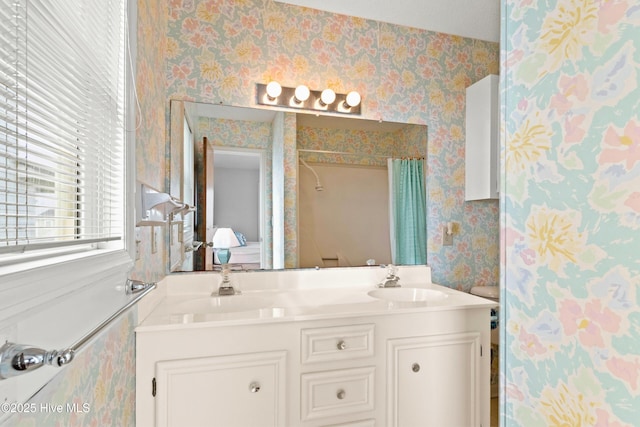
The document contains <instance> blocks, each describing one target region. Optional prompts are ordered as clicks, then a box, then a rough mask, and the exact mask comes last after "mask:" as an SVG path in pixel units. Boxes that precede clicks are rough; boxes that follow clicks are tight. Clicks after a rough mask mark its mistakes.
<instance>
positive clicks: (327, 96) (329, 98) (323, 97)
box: [320, 89, 336, 107]
mask: <svg viewBox="0 0 640 427" xmlns="http://www.w3.org/2000/svg"><path fill="white" fill-rule="evenodd" d="M335 100H336V93H335V92H334V91H333V90H331V89H325V90H323V91H322V93H321V94H320V105H322V106H323V107H324V106H327V105H331V104H333V102H334V101H335Z"/></svg>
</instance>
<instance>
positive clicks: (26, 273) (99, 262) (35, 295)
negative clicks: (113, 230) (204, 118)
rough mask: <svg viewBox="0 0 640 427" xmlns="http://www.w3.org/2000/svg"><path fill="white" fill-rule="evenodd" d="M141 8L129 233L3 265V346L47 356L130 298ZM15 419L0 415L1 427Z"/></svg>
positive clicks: (6, 392) (25, 378)
mask: <svg viewBox="0 0 640 427" xmlns="http://www.w3.org/2000/svg"><path fill="white" fill-rule="evenodd" d="M136 3H137V2H135V1H131V0H129V1H128V2H127V8H128V18H127V19H128V31H129V43H130V46H129V54H128V55H127V60H126V62H127V65H126V66H127V69H128V71H127V73H126V75H127V77H126V81H127V83H126V85H127V90H126V101H125V102H126V103H127V108H126V112H127V116H126V119H125V122H126V124H125V126H126V129H127V132H126V138H125V144H124V152H125V153H124V154H125V165H124V171H125V179H124V186H125V192H124V195H123V197H124V200H123V203H124V216H125V218H124V221H123V222H124V230H123V236H122V243H123V244H121V245H118V246H119V248H118V249H112V248H109V245H108V244H106V245H103V246H104V247H100V246H98V248H97V249H94V250H90V251H81V252H75V253H68V254H65V255H60V256H51V257H49V258H40V259H34V260H33V261H28V262H22V263H16V264H11V265H3V266H1V267H0V345H2V344H4V343H5V342H6V341H9V342H14V343H19V344H30V345H33V346H36V347H41V348H45V349H47V350H61V349H64V348H66V347H68V346H70V345H71V344H73V343H74V342H76V341H77V340H78V339H80V338H81V337H83V336H84V335H86V334H87V333H88V332H90V331H91V330H92V329H93V328H95V327H96V326H97V325H99V324H100V323H102V321H104V320H105V319H106V318H108V317H109V316H110V315H111V314H113V313H114V312H115V311H117V310H118V309H119V308H121V307H122V306H124V304H125V303H126V302H127V301H128V300H129V298H130V296H129V295H126V294H125V291H124V288H125V287H124V285H125V281H126V279H127V277H128V275H129V273H130V270H131V268H132V267H133V260H134V259H135V253H134V251H135V249H136V248H135V242H134V233H133V230H134V227H135V213H134V207H135V202H134V195H135V182H136V179H135V164H136V162H135V129H136V108H135V106H136V101H135V97H134V94H135V91H134V90H133V88H134V85H135V81H134V76H135V75H136V70H135V58H136V34H137V4H136ZM60 372H61V370H60V368H55V367H49V366H45V367H43V368H41V369H38V370H36V371H33V372H29V373H27V374H24V375H20V376H17V377H13V378H9V379H6V380H0V402H19V403H21V402H26V401H27V400H28V399H29V398H30V397H31V396H32V395H33V394H34V393H36V392H37V391H38V390H39V389H40V388H42V386H43V385H44V384H46V383H47V382H48V381H50V380H51V379H52V378H53V376H55V375H56V374H58V373H60ZM8 415H10V414H3V413H0V424H2V422H3V420H5V419H6V418H7V416H8Z"/></svg>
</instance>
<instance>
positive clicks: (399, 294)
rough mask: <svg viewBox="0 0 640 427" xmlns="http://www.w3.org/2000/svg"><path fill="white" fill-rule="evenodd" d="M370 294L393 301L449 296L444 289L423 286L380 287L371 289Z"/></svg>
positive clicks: (425, 299) (417, 300)
mask: <svg viewBox="0 0 640 427" xmlns="http://www.w3.org/2000/svg"><path fill="white" fill-rule="evenodd" d="M368 295H369V296H370V297H373V298H378V299H383V300H387V301H393V302H427V301H440V300H443V299H445V298H447V294H446V293H444V292H442V291H438V290H435V289H422V288H380V289H376V290H373V291H369V292H368Z"/></svg>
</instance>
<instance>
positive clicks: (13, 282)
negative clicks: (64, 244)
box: [0, 249, 132, 329]
mask: <svg viewBox="0 0 640 427" xmlns="http://www.w3.org/2000/svg"><path fill="white" fill-rule="evenodd" d="M131 267H132V260H131V257H130V256H129V253H128V252H126V251H125V250H122V249H119V250H113V249H111V250H108V249H98V250H93V251H87V252H82V253H76V254H70V255H63V256H58V257H52V258H49V259H46V260H38V261H34V262H29V263H23V264H20V265H15V266H4V267H0V313H1V314H0V329H2V324H4V323H6V322H7V321H9V319H10V318H12V317H15V316H18V315H20V314H21V313H25V312H28V311H30V310H33V309H35V308H38V307H41V306H43V305H46V306H50V305H51V304H53V303H55V301H56V300H57V299H59V298H62V297H64V296H66V295H68V294H70V293H73V292H76V291H79V290H82V289H83V288H88V287H90V286H102V285H104V284H105V283H106V284H107V286H113V287H114V288H115V287H117V286H124V281H125V280H126V276H127V273H128V272H129V270H130V269H131ZM123 293H124V292H123ZM11 323H12V322H11Z"/></svg>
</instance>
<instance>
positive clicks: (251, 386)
mask: <svg viewBox="0 0 640 427" xmlns="http://www.w3.org/2000/svg"><path fill="white" fill-rule="evenodd" d="M249 391H250V392H251V393H257V392H259V391H260V383H251V384H249Z"/></svg>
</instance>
